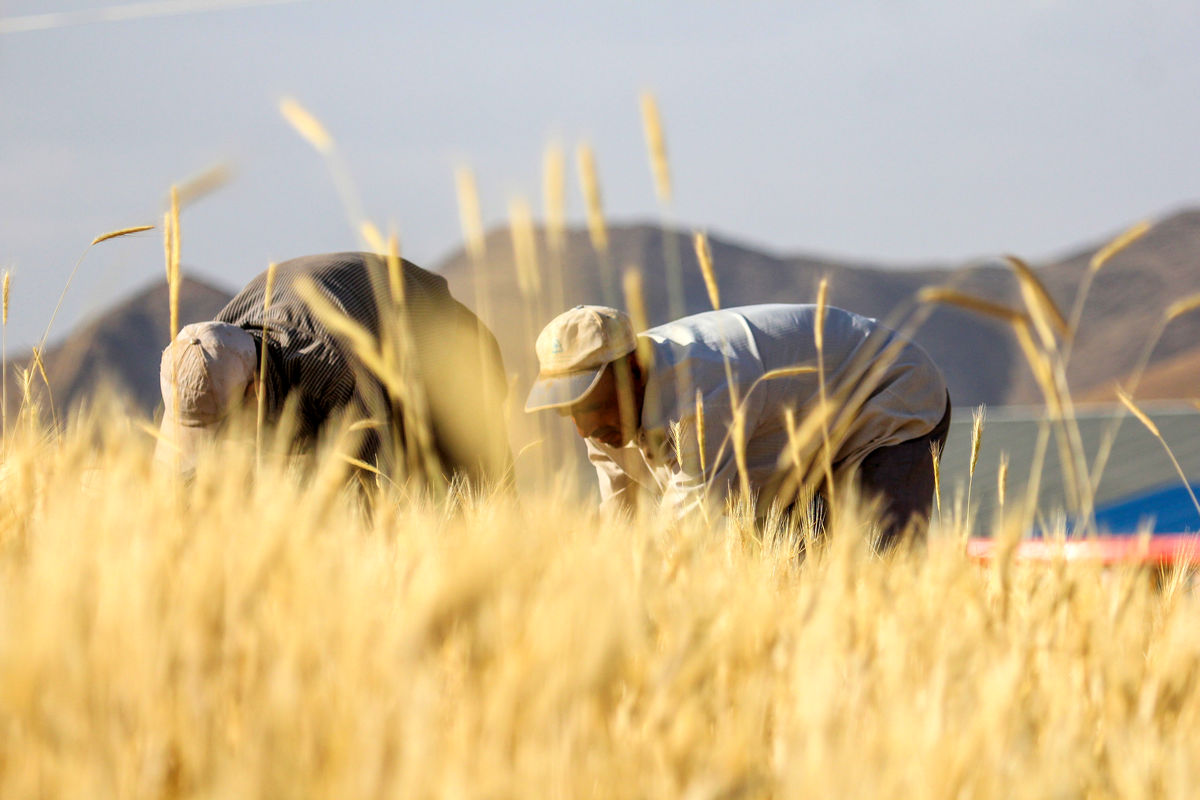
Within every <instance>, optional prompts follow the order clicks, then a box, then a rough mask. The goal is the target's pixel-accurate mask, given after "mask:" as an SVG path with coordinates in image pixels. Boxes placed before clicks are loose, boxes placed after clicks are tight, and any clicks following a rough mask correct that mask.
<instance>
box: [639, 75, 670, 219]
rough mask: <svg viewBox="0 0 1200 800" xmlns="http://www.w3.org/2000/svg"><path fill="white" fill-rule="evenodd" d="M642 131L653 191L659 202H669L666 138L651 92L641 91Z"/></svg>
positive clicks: (668, 168)
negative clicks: (652, 174) (652, 177)
mask: <svg viewBox="0 0 1200 800" xmlns="http://www.w3.org/2000/svg"><path fill="white" fill-rule="evenodd" d="M640 104H641V107H642V131H643V132H644V133H645V135H646V149H647V150H649V151H650V168H651V170H652V171H653V173H654V191H655V194H657V195H658V199H659V202H661V203H662V204H663V205H670V204H671V166H670V162H669V161H668V160H667V140H666V136H665V135H664V134H663V127H662V117H661V116H660V115H659V113H658V101H657V100H655V98H654V95H653V93H651V92H642V95H641V97H640Z"/></svg>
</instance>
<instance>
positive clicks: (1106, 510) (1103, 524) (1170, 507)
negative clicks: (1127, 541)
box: [1096, 485, 1200, 535]
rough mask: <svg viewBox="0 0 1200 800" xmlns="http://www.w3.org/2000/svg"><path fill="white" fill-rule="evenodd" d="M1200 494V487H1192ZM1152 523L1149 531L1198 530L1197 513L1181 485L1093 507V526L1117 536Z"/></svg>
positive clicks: (1179, 531)
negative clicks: (1094, 517) (1094, 523)
mask: <svg viewBox="0 0 1200 800" xmlns="http://www.w3.org/2000/svg"><path fill="white" fill-rule="evenodd" d="M1192 491H1193V492H1196V493H1197V495H1198V496H1200V486H1195V485H1193V486H1192ZM1149 522H1153V526H1152V527H1151V528H1150V532H1151V533H1198V532H1200V512H1197V511H1196V506H1195V504H1193V503H1192V498H1191V497H1190V496H1189V495H1188V491H1187V489H1186V488H1185V487H1184V486H1182V485H1176V486H1168V487H1164V488H1158V489H1150V490H1148V491H1145V492H1142V493H1141V494H1135V495H1131V496H1129V497H1126V498H1125V499H1123V500H1119V501H1117V502H1115V503H1109V504H1107V505H1104V506H1101V507H1100V508H1098V509H1096V527H1097V529H1098V530H1100V531H1101V532H1107V533H1112V534H1116V535H1130V534H1135V533H1137V532H1138V531H1139V530H1141V528H1139V526H1143V527H1144V525H1145V524H1146V523H1149Z"/></svg>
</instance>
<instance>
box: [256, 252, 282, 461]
mask: <svg viewBox="0 0 1200 800" xmlns="http://www.w3.org/2000/svg"><path fill="white" fill-rule="evenodd" d="M276 266H278V265H277V264H276V263H275V262H274V261H272V262H271V263H270V264H268V265H267V285H266V287H265V290H264V292H263V312H262V313H263V322H262V338H261V340H260V344H259V350H260V357H259V364H258V375H257V376H256V387H255V388H256V393H257V396H256V398H255V399H256V400H257V401H258V408H257V414H256V416H255V428H254V452H255V460H256V463H257V464H258V468H259V469H260V470H261V469H262V442H263V428H264V427H265V425H266V422H267V353H268V347H267V336H268V331H269V330H270V325H269V324H268V320H269V319H270V314H271V297H272V294H273V293H274V291H275V268H276Z"/></svg>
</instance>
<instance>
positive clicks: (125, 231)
mask: <svg viewBox="0 0 1200 800" xmlns="http://www.w3.org/2000/svg"><path fill="white" fill-rule="evenodd" d="M152 228H154V226H153V225H135V226H133V227H131V228H120V229H118V230H115V231H109V232H108V233H102V234H100V235H99V236H97V237H96V238H95V239H92V241H91V243H90V244H88V246H87V247H85V248H84V249H83V253H82V254H80V256H79V259H78V260H77V261H76V262H75V266H74V267H72V268H71V272H70V274H69V275H67V282H66V284H64V285H63V290H62V292H61V293H60V294H59V295H58V302H57V303H55V304H54V310H53V311H51V312H50V320H49V321H48V322H47V323H46V329H45V330H44V331H42V337H41V339H39V340H38V347H39V348H40V349H43V350H44V349H45V347H46V340H47V339H48V338H49V337H50V329H51V328H52V327H53V326H54V320H55V319H56V318H57V317H58V311H59V309H61V308H62V304H63V300H65V299H66V297H67V291H68V290H70V288H71V284H72V283H74V281H75V275H76V274H77V273H78V272H79V266H80V265H81V264H82V263H83V259H84V258H85V257H86V256H87V254H88V253H89V252H90V251H91V249H92V247H93V246H95V245H97V244H99V243H100V242H107V241H108V240H109V239H118V238H120V237H122V236H129V235H130V234H133V233H140V232H142V231H148V230H151V229H152Z"/></svg>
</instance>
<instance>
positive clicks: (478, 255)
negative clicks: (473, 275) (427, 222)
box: [454, 164, 487, 262]
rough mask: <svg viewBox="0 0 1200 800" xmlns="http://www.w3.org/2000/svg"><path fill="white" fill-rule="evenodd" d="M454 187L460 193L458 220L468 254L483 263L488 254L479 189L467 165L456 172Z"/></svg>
mask: <svg viewBox="0 0 1200 800" xmlns="http://www.w3.org/2000/svg"><path fill="white" fill-rule="evenodd" d="M454 185H455V187H456V189H457V191H458V218H459V221H460V223H461V224H462V232H463V240H464V241H465V242H466V245H467V252H468V253H469V254H470V256H471V259H472V260H473V261H475V262H482V261H483V259H484V256H485V255H486V254H487V253H486V249H487V244H486V239H485V237H484V231H483V214H482V212H481V211H480V207H479V189H478V188H477V186H476V183H475V173H474V172H473V171H472V170H471V168H470V167H468V166H466V165H465V164H462V165H459V166H458V167H456V168H455V170H454Z"/></svg>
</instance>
